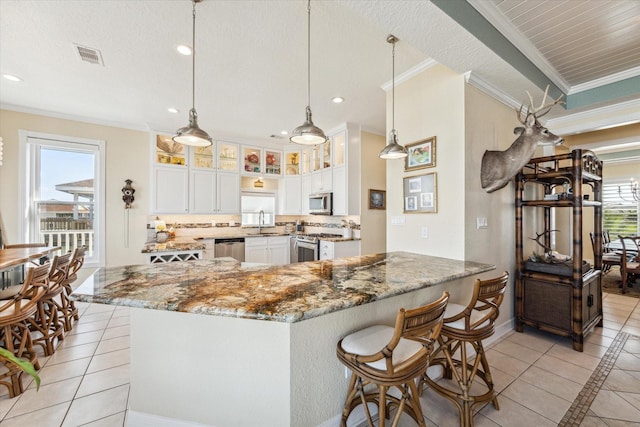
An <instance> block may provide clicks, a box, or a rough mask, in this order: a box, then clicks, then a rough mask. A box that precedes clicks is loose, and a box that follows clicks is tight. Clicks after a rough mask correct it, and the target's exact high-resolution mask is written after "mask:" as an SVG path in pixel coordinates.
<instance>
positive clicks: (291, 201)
mask: <svg viewBox="0 0 640 427" xmlns="http://www.w3.org/2000/svg"><path fill="white" fill-rule="evenodd" d="M281 185H282V192H281V196H280V200H281V201H282V208H281V210H280V213H281V214H282V215H301V214H302V178H301V177H300V176H288V177H286V178H284V179H283V180H282V184H281Z"/></svg>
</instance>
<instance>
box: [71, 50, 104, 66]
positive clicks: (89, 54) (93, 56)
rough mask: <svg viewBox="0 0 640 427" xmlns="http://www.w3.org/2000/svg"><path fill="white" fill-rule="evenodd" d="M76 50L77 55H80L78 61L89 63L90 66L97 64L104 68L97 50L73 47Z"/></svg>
mask: <svg viewBox="0 0 640 427" xmlns="http://www.w3.org/2000/svg"><path fill="white" fill-rule="evenodd" d="M74 46H75V47H76V48H77V49H78V54H79V55H80V59H82V60H83V61H85V62H90V63H91V64H98V65H102V66H104V63H103V62H102V54H101V53H100V51H99V50H98V49H93V48H91V47H86V46H80V45H74Z"/></svg>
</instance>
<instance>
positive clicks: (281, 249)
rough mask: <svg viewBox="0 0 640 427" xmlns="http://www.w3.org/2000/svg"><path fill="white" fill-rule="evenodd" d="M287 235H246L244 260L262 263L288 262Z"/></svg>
mask: <svg viewBox="0 0 640 427" xmlns="http://www.w3.org/2000/svg"><path fill="white" fill-rule="evenodd" d="M289 239H290V237H289V236H272V237H246V238H245V239H244V260H245V261H246V262H258V263H263V264H273V265H284V264H289Z"/></svg>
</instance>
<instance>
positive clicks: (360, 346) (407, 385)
mask: <svg viewBox="0 0 640 427" xmlns="http://www.w3.org/2000/svg"><path fill="white" fill-rule="evenodd" d="M448 300H449V294H448V293H447V292H445V293H443V295H442V297H440V298H439V299H438V300H436V301H434V302H432V303H429V304H427V305H425V306H423V307H418V308H415V309H404V308H401V309H400V310H399V311H398V315H397V317H396V324H395V327H391V326H385V325H375V326H370V327H368V328H365V329H362V330H360V331H357V332H354V333H352V334H350V335H347V336H346V337H344V338H343V339H342V340H340V341H339V342H338V346H337V351H336V353H337V356H338V359H339V360H340V362H342V363H343V364H344V365H345V366H346V367H347V368H349V369H350V370H351V372H352V374H351V379H350V381H349V388H348V391H347V398H346V400H345V405H344V409H343V411H342V421H341V425H342V426H346V424H347V419H348V418H349V415H350V414H351V412H352V411H353V410H354V409H355V408H356V407H358V406H360V405H363V407H364V411H365V414H366V416H367V418H368V420H369V425H373V419H372V416H371V413H370V411H369V407H368V405H367V403H368V402H371V403H374V404H376V405H377V406H378V414H379V426H380V427H384V425H385V420H386V419H387V418H388V417H389V412H390V409H391V408H392V407H397V413H396V415H395V418H394V420H393V423H392V425H393V426H396V425H397V424H398V422H399V420H400V415H401V414H402V412H403V411H404V412H405V413H407V414H408V415H409V416H411V417H412V418H413V419H414V420H415V421H416V423H418V425H420V426H424V425H425V423H424V416H423V415H422V408H421V406H420V400H419V398H418V390H417V388H416V383H415V379H416V378H419V377H420V376H421V375H422V373H423V372H424V371H425V370H426V369H427V365H428V363H429V355H430V354H431V351H432V350H433V346H434V344H435V341H436V339H437V337H438V335H439V334H440V329H441V327H442V319H443V316H444V310H445V307H446V305H447V301H448ZM369 386H370V387H369ZM367 388H370V390H366V389H367ZM392 388H395V389H397V390H398V391H399V392H400V397H396V396H394V395H391V394H389V393H388V392H389V391H390V390H391V389H392Z"/></svg>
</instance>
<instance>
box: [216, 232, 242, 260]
mask: <svg viewBox="0 0 640 427" xmlns="http://www.w3.org/2000/svg"><path fill="white" fill-rule="evenodd" d="M215 257H216V258H221V257H231V258H235V259H236V260H238V261H241V262H244V237H234V238H228V239H216V244H215Z"/></svg>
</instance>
